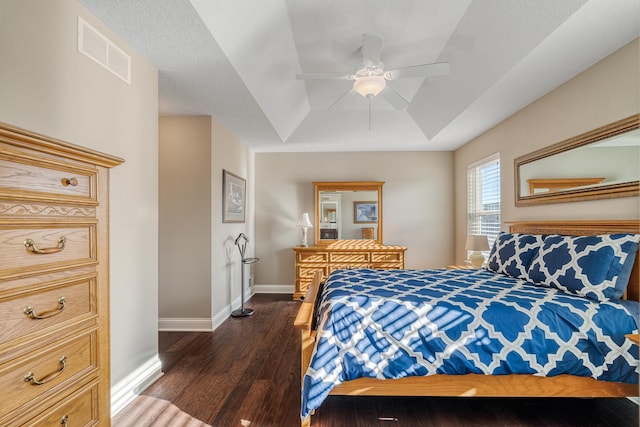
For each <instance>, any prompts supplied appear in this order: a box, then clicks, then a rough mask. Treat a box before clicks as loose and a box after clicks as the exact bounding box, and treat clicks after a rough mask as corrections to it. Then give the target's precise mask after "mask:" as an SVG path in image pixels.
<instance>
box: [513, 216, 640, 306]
mask: <svg viewBox="0 0 640 427" xmlns="http://www.w3.org/2000/svg"><path fill="white" fill-rule="evenodd" d="M506 224H508V225H509V231H510V232H511V233H528V234H564V235H567V236H593V235H596V234H613V233H635V234H640V220H637V219H619V220H580V221H506ZM639 257H640V251H638V253H637V254H636V261H635V264H634V266H633V270H632V271H631V277H630V279H629V286H628V287H627V294H626V299H629V300H633V301H640V262H639V261H638V259H639Z"/></svg>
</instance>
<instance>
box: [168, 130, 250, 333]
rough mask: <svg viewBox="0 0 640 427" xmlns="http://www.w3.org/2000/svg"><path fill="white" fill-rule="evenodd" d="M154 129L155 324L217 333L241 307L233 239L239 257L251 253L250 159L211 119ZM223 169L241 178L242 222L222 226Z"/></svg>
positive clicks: (169, 328)
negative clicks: (241, 241) (243, 239)
mask: <svg viewBox="0 0 640 427" xmlns="http://www.w3.org/2000/svg"><path fill="white" fill-rule="evenodd" d="M159 129H160V170H159V180H160V248H159V261H160V266H159V271H160V279H159V282H160V284H159V286H160V291H159V293H160V295H159V317H160V326H161V328H163V329H168V330H180V329H187V330H188V329H192V330H193V329H211V328H216V327H217V326H218V325H219V324H220V323H221V322H223V321H224V320H225V319H226V318H227V317H228V316H229V314H230V313H231V310H232V309H235V308H237V307H238V306H239V305H240V293H241V288H240V286H241V285H240V281H241V280H240V276H241V270H240V268H241V265H240V253H239V251H238V248H237V246H235V245H234V241H235V239H236V237H237V236H238V234H240V233H245V234H246V235H248V236H249V238H250V239H251V241H250V242H249V244H248V246H247V252H246V253H245V257H251V256H253V254H254V250H255V249H254V248H255V236H253V233H252V230H253V212H254V209H253V204H254V203H253V194H254V191H253V175H252V171H253V154H251V153H250V152H249V150H248V149H247V148H246V147H245V146H244V144H242V142H241V141H240V140H238V139H237V138H236V137H235V136H234V135H233V134H232V133H230V132H229V131H228V130H227V129H226V128H224V127H223V126H222V125H221V124H220V123H219V122H218V121H216V120H215V119H213V118H212V117H161V118H160V128H159ZM223 169H226V170H227V171H229V172H231V173H233V174H235V175H238V176H240V177H242V178H244V179H246V180H247V190H248V191H247V200H246V202H247V212H246V220H245V222H244V223H223V222H222V170H223ZM250 274H251V270H250V268H247V270H246V271H245V282H246V283H245V285H247V284H248V278H249V276H250ZM249 296H250V290H249V289H247V290H246V297H249Z"/></svg>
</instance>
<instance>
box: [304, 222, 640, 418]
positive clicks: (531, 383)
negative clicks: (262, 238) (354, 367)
mask: <svg viewBox="0 0 640 427" xmlns="http://www.w3.org/2000/svg"><path fill="white" fill-rule="evenodd" d="M507 224H509V231H510V232H513V233H529V234H564V235H574V236H575V235H580V236H582V235H596V234H609V233H636V234H640V220H593V221H518V222H507ZM638 258H639V256H638V255H636V260H635V264H634V267H633V271H632V273H631V279H630V281H629V286H628V289H627V295H626V298H627V299H630V300H634V301H639V300H640V270H639V261H638ZM321 280H322V277H321V276H320V273H319V272H318V273H316V276H315V277H314V281H313V283H312V285H311V286H310V288H309V291H308V293H307V295H306V297H305V299H304V302H303V303H302V306H301V307H300V310H299V312H298V315H297V317H296V320H295V323H294V324H295V326H296V327H298V328H300V329H301V331H302V372H301V375H302V376H301V381H302V378H304V374H305V373H306V371H307V367H308V366H309V363H310V361H311V355H312V353H313V348H314V345H315V334H316V333H315V330H314V329H313V328H312V326H314V325H313V318H314V315H315V313H314V307H315V303H316V298H317V296H318V295H317V291H318V288H319V285H320V282H321ZM628 337H629V339H632V340H635V341H636V342H638V341H637V339H638V336H637V335H629V336H628ZM330 394H331V395H343V396H344V395H351V396H353V395H359V396H462V397H626V396H638V395H640V393H639V387H638V385H637V384H625V383H615V382H605V381H598V380H595V379H593V378H589V377H577V376H573V375H558V376H555V377H538V376H534V375H516V374H513V375H496V376H491V375H479V374H467V375H440V374H437V375H430V376H423V377H407V378H399V379H388V380H379V379H375V378H359V379H357V380H352V381H347V382H344V383H342V384H340V385H338V386H336V387H335V388H334V389H333V390H332V391H331V393H330ZM310 424H311V417H307V419H306V420H303V421H302V426H303V427H305V426H310Z"/></svg>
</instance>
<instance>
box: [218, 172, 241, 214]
mask: <svg viewBox="0 0 640 427" xmlns="http://www.w3.org/2000/svg"><path fill="white" fill-rule="evenodd" d="M246 190H247V182H246V181H245V180H244V179H243V178H240V177H239V176H238V175H234V174H232V173H231V172H229V171H227V170H225V169H223V170H222V222H244V213H245V210H246Z"/></svg>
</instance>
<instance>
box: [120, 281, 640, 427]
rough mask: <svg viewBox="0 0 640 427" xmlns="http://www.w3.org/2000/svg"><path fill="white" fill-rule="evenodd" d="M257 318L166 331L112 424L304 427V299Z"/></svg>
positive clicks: (599, 420) (364, 407)
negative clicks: (135, 392) (151, 378)
mask: <svg viewBox="0 0 640 427" xmlns="http://www.w3.org/2000/svg"><path fill="white" fill-rule="evenodd" d="M247 306H248V307H250V308H253V309H254V310H255V314H254V315H253V316H251V317H246V318H229V319H228V320H227V321H225V322H224V323H223V324H222V325H221V326H220V327H219V328H218V329H217V330H216V331H214V332H213V333H205V332H202V333H200V332H189V333H184V332H161V333H160V341H159V343H160V349H159V350H160V358H161V360H162V366H163V371H164V373H165V375H164V376H163V377H162V378H160V379H159V380H158V381H157V382H156V383H155V384H153V385H152V386H151V387H150V388H148V389H147V390H146V391H145V392H144V393H143V394H142V395H141V396H139V397H137V398H136V399H135V400H134V401H133V402H132V403H131V404H130V405H128V406H127V407H126V408H124V409H123V410H122V411H121V412H120V413H119V414H118V415H117V416H116V417H114V419H113V420H112V425H113V427H151V426H153V427H165V426H167V427H174V426H186V427H206V426H213V427H238V426H243V427H247V426H251V427H289V426H291V427H295V426H299V425H300V418H299V410H300V357H299V347H300V336H299V333H298V330H296V329H295V328H294V327H293V319H294V318H295V314H296V312H297V310H298V307H299V303H298V302H294V301H291V297H290V296H289V295H264V294H259V295H256V296H254V297H253V298H252V299H251V301H250V302H249V303H248V304H247ZM638 419H639V417H638V406H637V405H635V404H634V403H633V402H631V401H629V400H627V399H489V398H475V399H474V398H386V397H381V398H370V397H368V398H365V397H337V396H336V397H334V396H332V397H329V398H328V399H327V400H326V401H325V402H324V404H323V405H322V407H321V408H320V409H319V410H318V411H317V413H316V415H315V416H314V417H313V421H312V425H313V426H314V427H374V426H376V427H416V426H612V427H626V426H630V427H631V426H633V427H637V426H638Z"/></svg>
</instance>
